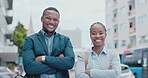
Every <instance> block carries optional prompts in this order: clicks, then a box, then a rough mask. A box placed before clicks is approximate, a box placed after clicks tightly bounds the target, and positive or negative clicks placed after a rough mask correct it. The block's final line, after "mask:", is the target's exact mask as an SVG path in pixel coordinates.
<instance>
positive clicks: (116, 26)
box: [114, 24, 118, 33]
mask: <svg viewBox="0 0 148 78" xmlns="http://www.w3.org/2000/svg"><path fill="white" fill-rule="evenodd" d="M117 32H118V25H117V24H116V25H114V33H117Z"/></svg>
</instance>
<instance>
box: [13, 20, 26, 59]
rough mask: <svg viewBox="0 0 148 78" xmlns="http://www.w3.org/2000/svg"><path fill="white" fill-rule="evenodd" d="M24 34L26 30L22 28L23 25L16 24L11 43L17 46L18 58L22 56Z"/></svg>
mask: <svg viewBox="0 0 148 78" xmlns="http://www.w3.org/2000/svg"><path fill="white" fill-rule="evenodd" d="M26 32H27V30H26V29H25V28H24V25H23V24H21V23H20V22H18V25H17V26H16V27H15V30H14V33H13V43H14V44H15V45H16V46H18V52H19V56H22V51H23V50H22V49H23V45H24V39H25V37H26V36H27V34H26Z"/></svg>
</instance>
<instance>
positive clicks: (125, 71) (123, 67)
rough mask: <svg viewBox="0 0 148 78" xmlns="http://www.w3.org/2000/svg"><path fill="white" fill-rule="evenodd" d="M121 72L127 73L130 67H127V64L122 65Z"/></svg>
mask: <svg viewBox="0 0 148 78" xmlns="http://www.w3.org/2000/svg"><path fill="white" fill-rule="evenodd" d="M121 70H122V71H121V73H127V72H129V69H128V67H126V66H121Z"/></svg>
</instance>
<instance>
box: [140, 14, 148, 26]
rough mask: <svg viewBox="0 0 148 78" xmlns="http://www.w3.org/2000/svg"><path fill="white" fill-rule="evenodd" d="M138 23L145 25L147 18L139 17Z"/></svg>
mask: <svg viewBox="0 0 148 78" xmlns="http://www.w3.org/2000/svg"><path fill="white" fill-rule="evenodd" d="M138 22H139V25H143V24H145V23H146V22H147V16H146V15H144V16H140V17H139V18H138Z"/></svg>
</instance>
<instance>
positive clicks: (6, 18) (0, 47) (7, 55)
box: [0, 0, 18, 66]
mask: <svg viewBox="0 0 148 78" xmlns="http://www.w3.org/2000/svg"><path fill="white" fill-rule="evenodd" d="M12 3H13V0H0V66H2V65H5V64H6V62H16V61H17V60H18V53H17V47H16V46H14V45H13V43H12V42H10V40H11V39H12V32H10V30H9V27H8V26H9V25H10V24H11V23H12V19H13V18H12V16H11V12H12Z"/></svg>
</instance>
